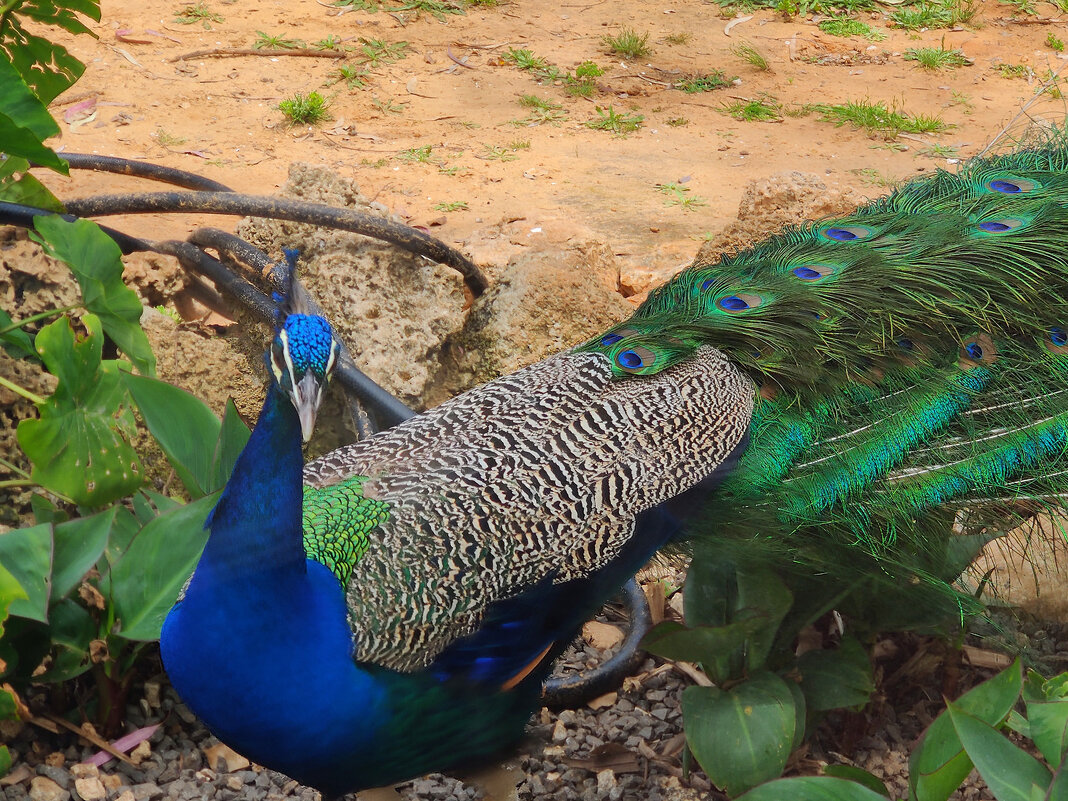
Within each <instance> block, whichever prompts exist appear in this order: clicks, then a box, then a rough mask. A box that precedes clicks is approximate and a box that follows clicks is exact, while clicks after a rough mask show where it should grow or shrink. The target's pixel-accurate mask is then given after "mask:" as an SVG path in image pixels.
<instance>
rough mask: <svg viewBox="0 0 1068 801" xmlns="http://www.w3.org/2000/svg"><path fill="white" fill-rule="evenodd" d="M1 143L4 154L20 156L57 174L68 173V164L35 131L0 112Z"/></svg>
mask: <svg viewBox="0 0 1068 801" xmlns="http://www.w3.org/2000/svg"><path fill="white" fill-rule="evenodd" d="M0 142H2V143H3V145H2V146H0V147H2V152H4V153H8V154H10V155H12V156H20V157H22V158H24V159H28V160H29V161H32V162H34V163H35V164H40V165H41V166H42V167H51V168H52V169H53V170H55V171H56V172H61V173H64V174H66V173H67V172H68V169H67V162H65V161H63V159H61V158H60V157H59V156H57V155H56V154H55V151H53V150H52V148H50V147H45V146H44V145H42V144H41V142H40V140H39V139H38V137H37V135H36V134H35V133H34V132H33V131H31V130H30V129H29V128H23V127H21V126H19V125H17V124H16V123H15V121H14V120H12V119H11V118H10V117H9V116H7V115H6V114H4V113H2V112H0Z"/></svg>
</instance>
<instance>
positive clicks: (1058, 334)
mask: <svg viewBox="0 0 1068 801" xmlns="http://www.w3.org/2000/svg"><path fill="white" fill-rule="evenodd" d="M1049 341H1050V342H1052V343H1053V344H1054V345H1056V346H1057V347H1058V348H1061V347H1064V346H1065V345H1068V331H1065V330H1064V329H1063V328H1060V327H1058V326H1054V327H1053V328H1051V329H1050V330H1049Z"/></svg>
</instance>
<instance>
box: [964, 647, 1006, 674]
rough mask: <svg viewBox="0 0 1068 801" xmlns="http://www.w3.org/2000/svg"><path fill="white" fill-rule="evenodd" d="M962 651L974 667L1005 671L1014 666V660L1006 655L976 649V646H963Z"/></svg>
mask: <svg viewBox="0 0 1068 801" xmlns="http://www.w3.org/2000/svg"><path fill="white" fill-rule="evenodd" d="M961 651H963V652H964V658H965V659H967V660H968V664H969V665H971V666H972V667H977V668H990V669H993V670H1004V669H1005V668H1007V667H1008V666H1009V665H1011V664H1012V659H1010V658H1009V657H1008V656H1007V655H1006V654H999V653H996V652H994V651H985V650H983V649H982V648H976V647H975V646H974V645H964V646H961Z"/></svg>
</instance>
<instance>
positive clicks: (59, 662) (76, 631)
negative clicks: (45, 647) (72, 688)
mask: <svg viewBox="0 0 1068 801" xmlns="http://www.w3.org/2000/svg"><path fill="white" fill-rule="evenodd" d="M48 618H49V619H48V636H49V637H50V638H51V640H52V653H51V656H52V659H51V661H50V662H49V664H48V670H47V671H45V672H44V673H40V674H36V675H35V676H34V681H42V682H55V681H68V680H69V679H73V678H74V677H75V676H80V675H81V674H83V673H85V672H86V671H87V670H89V668H91V667H92V666H93V663H92V660H91V659H90V656H89V653H90V645H91V643H92V641H93V640H94V639H95V638H96V637H98V636H99V630H98V627H97V623H96V621H94V620H93V617H92V615H90V614H89V612H88V611H87V610H86V609H85V607H83V606H81V605H80V604H77V603H75V602H74V601H73V600H71V599H70V598H64V599H63V600H62V601H60V602H59V603H57V604H55V605H53V606H52V608H51V609H50V610H49V613H48Z"/></svg>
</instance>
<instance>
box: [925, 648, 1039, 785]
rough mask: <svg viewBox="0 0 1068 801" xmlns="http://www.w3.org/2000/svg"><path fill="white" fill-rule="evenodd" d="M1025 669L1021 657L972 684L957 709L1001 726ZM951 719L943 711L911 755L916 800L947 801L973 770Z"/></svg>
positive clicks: (1019, 687)
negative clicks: (995, 673) (996, 673)
mask: <svg viewBox="0 0 1068 801" xmlns="http://www.w3.org/2000/svg"><path fill="white" fill-rule="evenodd" d="M1022 686H1023V672H1022V670H1021V668H1020V660H1019V659H1017V660H1016V661H1015V662H1013V663H1012V665H1010V666H1009V667H1007V668H1006V669H1005V670H1003V671H1002V672H1001V673H999V674H998V675H996V676H994V677H993V678H992V679H988V680H987V681H984V682H983V683H982V684H980V685H978V686H977V687H973V688H972V689H971V690H969V691H968V692H966V693H965V694H964V695H962V696H961V697H960V698H958V699H957V701H956V706H957V708H958V709H960V710H962V711H964V712H967V713H968V714H970V715H974V716H976V717H977V718H979V719H980V720H982V721H984V722H985V723H987V724H989V725H991V726H998V725H1000V724H1001V723H1002V722H1003V721H1004V720H1005V719H1006V718H1007V717H1008V715H1009V712H1010V710H1011V709H1012V707H1013V705H1014V704H1015V703H1016V700H1017V699H1018V698H1019V697H1020V689H1021V687H1022ZM972 767H973V765H972V760H971V759H970V758H969V757H968V754H966V753H965V751H964V746H963V745H961V742H960V738H959V737H958V736H957V733H956V730H955V729H954V727H953V723H952V721H951V720H950V719H949V716H948V714H947V713H946V712H943V713H942V714H941V715H939V716H938V717H937V718H935V720H934V722H933V723H932V724H931V725H930V726H928V727H927V731H925V732H924V733H923V737H922V738H921V740H920V744H919V745H918V746H916V748H915V749H913V751H912V754H911V755H910V756H909V798H910V799H914V800H915V801H945V800H946V799H947V798H949V796H950V794H952V793H953V791H954V790H956V789H957V788H958V787H959V786H960V785H961V782H963V781H964V780H965V779H966V778H968V774H969V773H971V771H972Z"/></svg>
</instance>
